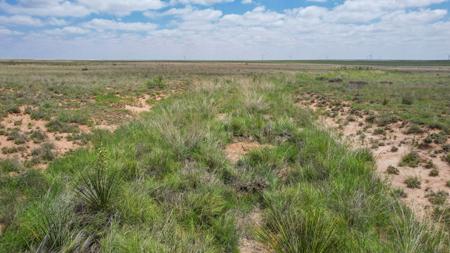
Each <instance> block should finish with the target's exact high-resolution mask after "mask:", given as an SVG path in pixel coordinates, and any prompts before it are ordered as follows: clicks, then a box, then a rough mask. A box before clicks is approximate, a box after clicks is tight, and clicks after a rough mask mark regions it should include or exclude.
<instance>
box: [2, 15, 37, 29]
mask: <svg viewBox="0 0 450 253" xmlns="http://www.w3.org/2000/svg"><path fill="white" fill-rule="evenodd" d="M0 23H2V24H3V25H23V26H41V25H43V22H42V21H41V20H40V19H37V18H33V17H30V16H24V15H14V16H0Z"/></svg>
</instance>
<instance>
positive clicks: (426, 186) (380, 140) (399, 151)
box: [298, 94, 450, 217]
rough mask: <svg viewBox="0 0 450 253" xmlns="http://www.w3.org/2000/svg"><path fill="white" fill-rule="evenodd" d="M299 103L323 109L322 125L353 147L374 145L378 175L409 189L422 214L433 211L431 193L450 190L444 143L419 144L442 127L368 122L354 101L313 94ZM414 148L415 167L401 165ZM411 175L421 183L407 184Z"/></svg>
mask: <svg viewBox="0 0 450 253" xmlns="http://www.w3.org/2000/svg"><path fill="white" fill-rule="evenodd" d="M298 104H299V105H301V106H302V107H307V108H310V109H312V110H313V111H317V112H320V115H321V116H319V121H320V122H321V124H320V125H325V128H327V129H333V132H334V133H338V134H339V135H342V136H343V141H344V142H345V143H347V144H349V145H350V146H351V147H353V148H369V149H371V150H372V153H373V155H374V158H375V161H376V173H377V175H378V176H380V177H381V178H383V179H386V180H387V181H388V182H389V183H390V184H391V185H392V187H393V188H396V189H402V190H403V191H404V192H405V193H406V196H405V197H404V198H402V199H403V201H404V203H406V204H407V205H408V206H409V207H410V208H411V209H412V210H413V211H414V212H415V213H416V215H417V216H418V217H424V216H425V215H430V214H431V211H432V209H433V208H432V207H433V205H432V204H431V203H430V201H429V200H428V196H429V195H430V194H432V193H436V192H439V191H443V192H447V193H449V192H450V188H448V187H447V186H446V183H447V181H449V180H450V165H449V164H448V163H447V162H445V161H443V159H442V158H441V156H442V154H443V152H442V146H443V144H441V145H438V144H435V143H431V144H427V145H419V144H421V143H424V139H425V138H426V137H427V136H429V135H430V134H432V133H437V132H439V131H438V130H436V129H429V128H426V127H421V131H422V133H416V134H407V133H406V130H407V129H408V128H409V127H410V126H411V123H409V122H405V121H397V122H394V123H391V124H388V125H386V126H383V127H378V126H376V125H375V124H370V123H368V119H367V118H368V117H369V115H367V114H365V113H362V112H358V111H355V110H352V109H351V107H350V103H348V102H344V103H336V102H333V101H328V100H327V99H325V98H324V97H322V96H317V95H313V94H306V95H305V96H304V97H301V98H299V101H298ZM380 129H382V130H380ZM377 130H378V132H377ZM380 131H381V132H382V133H380ZM449 143H450V140H449V139H447V141H446V144H449ZM410 152H416V153H417V154H418V156H419V157H420V162H419V165H418V166H417V167H415V168H411V167H407V166H400V165H399V164H400V161H401V160H402V158H403V157H404V156H405V155H406V154H408V153H410ZM390 166H393V167H395V168H397V169H398V174H389V173H387V169H388V167H390ZM432 168H434V169H436V170H438V172H439V175H438V176H432V175H430V171H431V170H432ZM408 177H418V178H419V179H420V181H421V187H420V188H419V189H418V188H413V189H412V188H408V187H406V184H405V180H406V179H407V178H408ZM447 201H448V198H447Z"/></svg>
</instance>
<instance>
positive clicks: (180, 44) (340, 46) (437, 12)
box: [0, 0, 450, 60]
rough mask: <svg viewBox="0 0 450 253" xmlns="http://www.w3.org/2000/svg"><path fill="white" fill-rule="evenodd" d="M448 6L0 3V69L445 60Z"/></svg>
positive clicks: (334, 0)
mask: <svg viewBox="0 0 450 253" xmlns="http://www.w3.org/2000/svg"><path fill="white" fill-rule="evenodd" d="M449 11H450V3H449V0H290V1H288V0H127V1H124V0H0V59H11V58H26V59H136V60H165V59H167V60H177V59H192V60H246V59H248V60H255V59H262V58H263V59H367V58H373V59H447V58H448V55H450V18H449Z"/></svg>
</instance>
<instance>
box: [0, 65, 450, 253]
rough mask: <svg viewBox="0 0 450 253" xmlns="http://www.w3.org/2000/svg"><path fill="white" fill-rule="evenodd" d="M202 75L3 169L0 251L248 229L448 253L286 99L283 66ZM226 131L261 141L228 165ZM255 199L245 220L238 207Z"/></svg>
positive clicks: (320, 243) (278, 245)
mask: <svg viewBox="0 0 450 253" xmlns="http://www.w3.org/2000/svg"><path fill="white" fill-rule="evenodd" d="M85 72H86V73H89V72H90V68H89V71H85ZM203 78H204V80H203V82H198V83H194V84H191V87H190V88H189V89H188V90H187V91H186V92H185V93H184V94H179V95H176V96H172V97H170V98H168V99H167V100H164V101H163V102H161V103H159V104H157V105H155V106H154V108H153V110H152V111H151V112H149V113H147V114H144V115H143V116H142V118H141V119H140V120H137V121H133V122H130V123H129V124H126V125H124V126H122V127H121V128H119V129H118V130H117V131H116V132H114V133H109V132H107V131H95V132H94V133H93V134H92V136H90V140H91V146H90V147H89V148H86V149H81V150H78V151H75V152H73V153H70V154H68V155H66V156H64V157H62V158H59V159H56V160H54V161H53V162H52V163H51V164H50V165H49V168H48V170H47V171H45V172H42V173H40V172H37V171H33V172H32V174H31V176H29V178H26V179H23V178H22V176H20V177H9V176H8V175H7V174H5V175H3V174H2V177H1V179H2V180H4V182H6V183H5V184H1V185H0V191H1V192H2V193H4V192H8V194H7V196H8V197H9V199H3V196H2V203H4V205H5V207H8V208H5V210H3V211H2V217H3V216H4V217H5V218H4V219H5V221H7V223H6V224H7V225H8V226H7V229H6V231H5V233H4V235H3V236H2V237H0V251H3V252H30V251H31V252H34V251H38V250H40V251H41V252H86V251H94V252H238V250H239V248H238V243H239V238H240V236H241V235H242V234H243V233H250V234H248V236H250V237H253V238H255V239H258V240H261V243H263V244H265V245H266V246H267V247H269V248H271V249H272V250H273V251H274V252H392V253H393V252H429V253H432V252H433V253H436V252H447V249H448V246H449V245H448V242H449V237H448V234H447V233H446V232H445V231H442V230H440V229H439V228H438V227H433V226H431V225H424V224H422V223H419V222H418V221H416V220H415V218H414V217H413V215H412V213H411V212H410V211H409V210H408V209H407V208H405V207H403V206H401V205H400V204H399V203H398V200H397V199H396V198H395V197H391V194H390V192H391V190H390V189H389V188H388V187H387V186H386V185H385V184H384V183H383V182H382V181H381V180H379V179H377V178H376V177H375V176H374V161H373V158H372V156H371V154H370V153H369V152H368V151H367V150H358V151H350V150H349V149H348V148H347V147H346V146H344V145H343V144H341V143H339V142H337V141H335V140H333V138H332V137H331V136H330V135H329V134H328V133H327V132H325V131H322V130H320V129H318V128H316V127H315V125H314V124H313V118H314V117H313V116H312V115H311V114H310V113H309V112H307V111H304V110H301V109H300V108H299V107H298V106H296V105H295V93H296V92H297V91H298V89H299V88H301V87H299V86H298V85H297V84H296V82H294V81H292V80H291V79H289V77H287V76H286V75H281V74H280V75H261V76H258V77H254V78H252V77H251V76H250V77H240V78H228V77H222V78H217V77H214V78H207V77H203ZM219 115H227V117H225V119H224V118H223V117H219ZM239 138H240V139H247V140H253V141H256V142H259V143H260V144H266V145H265V146H264V148H261V149H258V150H253V151H251V152H249V153H248V154H247V155H245V156H244V157H242V158H241V159H240V161H239V162H237V163H236V164H232V163H231V162H229V161H228V160H227V159H226V156H225V153H224V150H225V147H226V145H227V144H229V143H231V142H232V141H233V140H234V139H239ZM8 170H10V166H9V165H8V166H6V168H5V171H8ZM29 173H31V172H29ZM283 173H285V174H286V173H287V176H286V175H284V176H283ZM24 176H25V175H24ZM18 180H24V181H25V182H26V185H27V187H24V185H25V184H18ZM19 196H24V197H21V198H19ZM10 200H14V201H10ZM255 207H260V208H261V212H262V217H263V219H262V221H261V227H260V228H258V230H257V231H256V232H255V233H252V232H251V231H250V232H248V231H247V229H246V228H243V227H242V225H241V224H240V223H239V222H238V218H237V217H238V214H242V213H243V214H248V213H249V212H251V210H252V209H254V208H255ZM246 231H247V232H246Z"/></svg>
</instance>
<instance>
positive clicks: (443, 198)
mask: <svg viewBox="0 0 450 253" xmlns="http://www.w3.org/2000/svg"><path fill="white" fill-rule="evenodd" d="M448 195H449V194H448V192H445V191H438V192H431V193H429V194H427V195H426V196H425V197H426V198H427V199H428V201H430V203H431V204H433V205H443V204H445V203H446V202H447V199H448Z"/></svg>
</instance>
